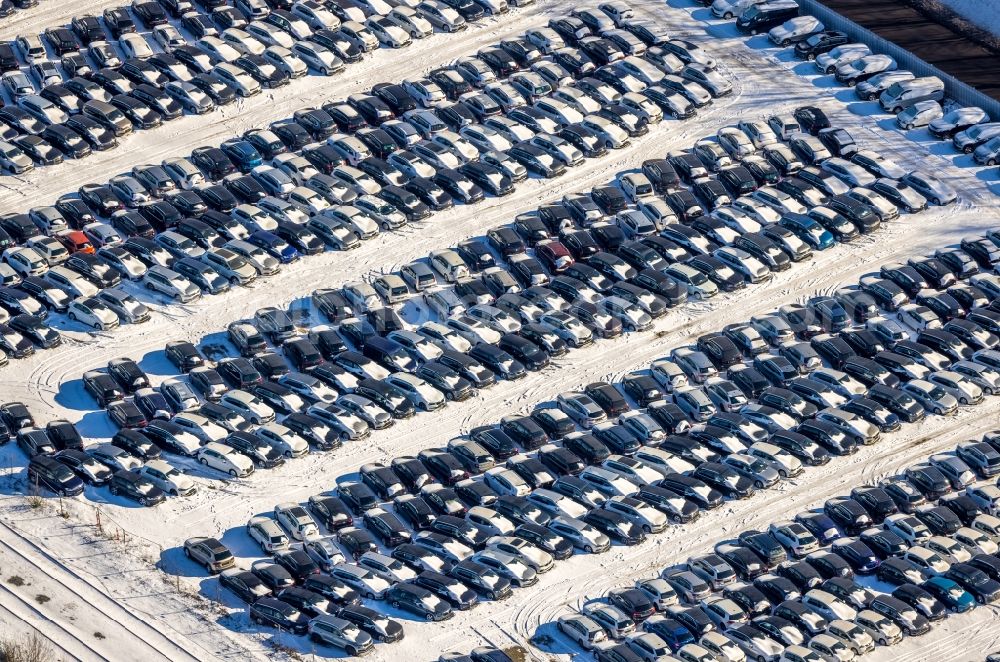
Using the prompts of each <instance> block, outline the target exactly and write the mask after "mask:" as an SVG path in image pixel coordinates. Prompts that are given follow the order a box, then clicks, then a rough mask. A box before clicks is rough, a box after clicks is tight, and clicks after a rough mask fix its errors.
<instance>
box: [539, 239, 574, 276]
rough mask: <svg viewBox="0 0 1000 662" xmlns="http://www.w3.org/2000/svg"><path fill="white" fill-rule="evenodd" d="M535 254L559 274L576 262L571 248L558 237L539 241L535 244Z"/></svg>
mask: <svg viewBox="0 0 1000 662" xmlns="http://www.w3.org/2000/svg"><path fill="white" fill-rule="evenodd" d="M535 255H537V256H538V259H539V260H541V261H542V262H544V263H545V266H546V267H548V268H549V270H550V271H552V272H553V273H557V274H558V273H562V272H563V271H566V270H567V269H569V268H570V267H571V266H572V265H573V263H574V262H575V260H574V259H573V254H572V253H570V252H569V249H568V248H566V247H565V246H564V245H563V244H562V242H561V241H558V240H556V239H547V240H545V241H540V242H538V244H537V245H536V246H535Z"/></svg>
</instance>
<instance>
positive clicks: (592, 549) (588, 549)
mask: <svg viewBox="0 0 1000 662" xmlns="http://www.w3.org/2000/svg"><path fill="white" fill-rule="evenodd" d="M583 551H585V552H587V553H588V554H593V553H594V548H593V547H591V546H590V545H584V546H583Z"/></svg>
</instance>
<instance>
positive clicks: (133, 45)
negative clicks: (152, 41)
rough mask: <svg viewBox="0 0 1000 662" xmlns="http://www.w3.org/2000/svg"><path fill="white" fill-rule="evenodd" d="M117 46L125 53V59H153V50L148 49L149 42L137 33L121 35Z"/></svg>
mask: <svg viewBox="0 0 1000 662" xmlns="http://www.w3.org/2000/svg"><path fill="white" fill-rule="evenodd" d="M118 46H119V47H120V48H121V49H122V52H123V53H125V57H126V58H138V59H140V60H148V59H149V58H151V57H153V49H152V47H150V45H149V42H148V41H146V39H145V37H143V36H142V35H141V34H139V33H137V32H129V33H126V34H123V35H122V36H121V38H120V39H118Z"/></svg>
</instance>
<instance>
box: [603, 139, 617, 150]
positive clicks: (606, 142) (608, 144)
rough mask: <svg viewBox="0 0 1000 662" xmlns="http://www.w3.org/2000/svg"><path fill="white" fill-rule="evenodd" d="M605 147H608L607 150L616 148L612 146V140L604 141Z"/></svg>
mask: <svg viewBox="0 0 1000 662" xmlns="http://www.w3.org/2000/svg"><path fill="white" fill-rule="evenodd" d="M604 147H606V148H607V149H614V148H615V146H614V144H612V142H611V141H610V140H605V141H604Z"/></svg>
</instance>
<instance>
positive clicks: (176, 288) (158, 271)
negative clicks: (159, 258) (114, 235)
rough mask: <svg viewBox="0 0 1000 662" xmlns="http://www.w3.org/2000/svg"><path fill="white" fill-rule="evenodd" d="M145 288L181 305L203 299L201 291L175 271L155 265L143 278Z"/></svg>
mask: <svg viewBox="0 0 1000 662" xmlns="http://www.w3.org/2000/svg"><path fill="white" fill-rule="evenodd" d="M142 284H143V287H145V288H146V289H147V290H150V291H153V292H160V293H161V294H165V295H167V296H168V297H170V298H172V299H176V300H177V301H179V302H181V303H190V302H192V301H194V300H195V299H198V298H200V297H201V289H199V287H198V286H197V285H195V284H194V283H192V282H191V281H189V280H188V279H187V278H185V277H184V276H181V275H180V274H179V273H177V272H176V271H174V270H173V269H168V268H166V267H163V266H160V265H158V264H157V265H153V266H152V267H150V268H149V270H148V271H146V275H145V276H143V278H142Z"/></svg>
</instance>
